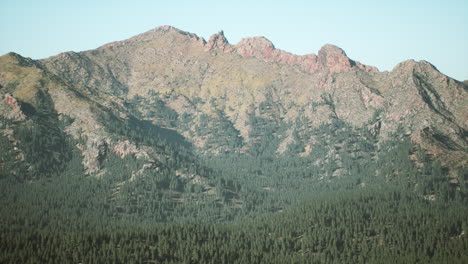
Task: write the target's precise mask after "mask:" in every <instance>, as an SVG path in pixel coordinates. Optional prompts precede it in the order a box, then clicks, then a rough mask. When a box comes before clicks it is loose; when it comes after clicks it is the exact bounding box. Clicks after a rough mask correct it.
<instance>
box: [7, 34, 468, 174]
mask: <svg viewBox="0 0 468 264" xmlns="http://www.w3.org/2000/svg"><path fill="white" fill-rule="evenodd" d="M0 66H1V67H0V85H1V88H0V89H1V92H2V94H3V95H6V94H9V95H8V96H11V97H8V98H10V99H6V98H7V97H5V96H3V97H2V98H3V99H2V102H1V103H0V110H1V113H2V115H3V116H5V113H6V112H7V111H6V110H3V109H9V110H8V111H13V110H15V109H17V108H18V104H17V103H16V101H14V100H13V99H11V98H16V99H17V100H18V101H20V102H27V103H28V104H31V105H32V106H34V107H35V106H36V105H37V104H38V103H37V102H36V101H37V100H36V99H37V98H36V97H37V96H36V94H37V92H38V91H42V93H44V94H46V95H47V96H50V98H51V100H52V102H53V107H54V109H55V111H56V112H57V114H59V115H63V116H68V117H70V118H71V119H72V120H73V121H72V122H71V123H70V124H67V126H66V128H65V133H66V134H67V135H70V136H72V137H74V138H77V139H78V138H86V142H85V143H84V144H82V146H81V148H82V151H83V161H84V163H85V165H86V166H85V167H86V169H87V171H88V172H89V173H90V174H93V173H98V171H99V170H100V161H99V160H100V159H102V157H103V156H106V155H109V153H114V154H117V155H118V156H120V157H121V158H124V157H126V156H127V155H135V156H137V155H139V157H142V158H144V159H146V160H157V159H158V155H157V154H156V153H157V150H154V149H153V150H152V149H148V148H147V147H145V146H137V145H136V144H135V142H132V141H131V140H128V139H126V138H123V137H121V136H120V137H116V135H115V133H114V132H112V130H111V129H110V128H109V126H110V125H109V124H107V123H106V122H105V121H103V120H102V119H103V118H102V117H103V116H111V118H110V119H112V118H114V119H119V120H129V119H131V118H136V119H139V120H142V121H147V122H152V123H153V124H155V125H157V126H159V127H161V129H165V130H162V131H163V132H164V133H165V134H167V135H168V136H171V139H173V138H174V137H176V138H177V136H179V137H181V138H182V136H183V138H184V139H185V140H187V141H189V142H190V143H191V144H192V145H193V146H195V148H196V149H197V151H200V152H202V153H224V152H235V151H239V152H246V151H248V150H249V149H251V148H252V147H253V146H254V145H255V144H257V143H259V142H260V141H262V140H263V138H264V137H263V136H264V135H262V134H261V133H266V132H265V131H269V130H268V129H270V130H271V131H270V132H271V135H268V136H271V137H270V140H271V138H272V137H274V138H275V140H278V141H280V143H279V144H278V148H277V151H276V153H283V152H285V151H287V150H288V148H289V147H288V146H290V145H301V144H302V146H299V147H298V148H297V149H299V151H302V152H301V153H298V155H306V154H307V153H310V152H313V151H314V149H313V148H312V147H311V146H312V144H314V142H318V140H317V139H316V138H314V137H311V136H310V135H311V131H312V130H313V129H316V128H319V127H320V126H321V125H323V124H330V123H331V122H332V120H341V121H343V122H345V123H347V124H350V125H351V126H353V127H365V128H367V129H368V131H369V132H370V133H371V134H372V135H373V136H374V137H375V138H376V139H379V140H386V139H388V138H389V137H390V135H392V133H395V132H397V131H400V130H401V131H404V133H405V134H407V135H411V136H412V139H413V140H414V142H416V143H418V144H421V146H423V147H424V148H425V149H426V150H428V151H430V152H431V153H432V154H433V155H434V156H436V157H437V158H440V159H441V160H442V161H443V162H444V164H445V165H447V166H449V165H450V166H452V167H454V168H456V167H460V166H466V163H467V154H466V149H467V142H466V133H467V132H466V131H467V127H468V109H467V107H466V105H468V102H467V100H466V92H467V85H466V84H465V83H461V82H458V81H456V80H453V79H451V78H449V77H447V76H445V75H443V74H442V73H440V72H439V71H438V70H437V69H436V68H435V67H434V66H433V65H431V64H430V63H428V62H425V61H420V62H416V61H405V62H402V63H400V64H399V65H397V66H396V67H395V68H394V69H393V70H392V71H391V72H379V71H378V70H377V69H376V68H375V67H372V66H367V65H364V64H361V63H359V62H357V61H354V60H352V59H350V58H348V56H347V55H346V53H345V52H344V51H343V50H342V49H341V48H338V47H336V46H333V45H329V44H327V45H325V46H323V47H322V48H321V49H320V50H319V51H318V55H315V54H309V55H304V56H298V55H294V54H291V53H288V52H286V51H282V50H279V49H276V48H275V46H274V45H273V43H272V42H271V41H269V40H268V39H266V38H264V37H253V38H246V39H243V40H241V41H240V42H239V43H237V44H236V45H231V44H229V42H228V41H227V39H226V37H225V36H224V33H223V32H222V31H221V32H219V33H217V34H214V35H213V36H211V37H210V39H209V40H208V42H206V41H205V40H204V39H203V38H200V37H198V36H197V35H195V34H192V33H188V32H184V31H181V30H179V29H176V28H173V27H170V26H163V27H158V28H156V29H153V30H150V31H148V32H146V33H143V34H141V35H138V36H135V37H132V38H129V39H127V40H123V41H118V42H113V43H109V44H106V45H104V46H101V47H99V48H98V49H96V50H90V51H85V52H79V53H75V52H67V53H62V54H59V55H57V56H54V57H50V58H47V59H44V60H40V61H33V60H29V59H25V58H22V57H21V56H19V55H12V54H9V55H5V56H3V57H0ZM3 106H5V107H8V108H5V107H3ZM1 107H3V108H1ZM8 113H9V112H8ZM376 116H377V117H378V118H377V119H376ZM25 118H26V119H27V117H25ZM258 120H260V121H258ZM255 122H256V124H257V126H259V124H261V125H263V124H266V123H268V124H269V123H271V124H274V125H272V126H273V127H274V128H268V127H260V128H257V129H256V128H255V125H254V123H255ZM281 126H284V127H288V128H287V129H280V127H281ZM284 127H283V128H284ZM259 131H260V132H259ZM262 131H263V132H262ZM180 135H182V136H180ZM178 139H180V138H178ZM329 155H332V153H329Z"/></svg>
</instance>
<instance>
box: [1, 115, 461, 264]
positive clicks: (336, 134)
mask: <svg viewBox="0 0 468 264" xmlns="http://www.w3.org/2000/svg"><path fill="white" fill-rule="evenodd" d="M38 118H41V120H42V119H43V120H42V121H40V122H42V123H43V124H44V126H46V125H47V124H48V122H50V120H49V119H48V118H47V115H46V114H44V115H39V116H38ZM106 118H108V121H107V122H111V120H112V118H113V117H112V116H108V117H106ZM116 120H117V119H116ZM54 122H56V121H54ZM63 122H65V121H60V122H59V123H58V124H56V125H57V126H58V127H60V126H63V125H65V124H64V123H63ZM115 122H116V123H115V124H114V125H113V128H114V132H115V133H117V134H121V135H125V136H127V137H129V138H132V139H133V140H135V141H137V142H144V143H145V144H147V145H154V146H157V147H158V149H160V150H161V151H162V152H164V154H165V156H166V159H163V160H161V161H160V162H161V164H159V168H160V169H158V170H150V171H149V172H146V173H145V174H144V176H141V177H138V178H136V179H132V180H130V179H129V175H131V174H132V171H134V170H135V169H138V168H140V167H141V166H142V164H143V163H142V161H141V160H139V159H137V158H135V157H133V156H127V157H125V158H124V159H121V158H120V157H117V156H116V155H113V154H110V155H109V156H108V157H107V159H106V160H105V161H104V162H103V166H104V167H105V168H106V169H107V172H106V176H102V177H100V178H96V177H90V176H85V175H84V174H83V165H82V163H81V155H80V152H79V150H78V149H77V148H74V147H70V146H75V145H76V144H77V143H79V142H74V141H73V139H70V138H67V137H64V136H61V135H60V134H58V135H57V136H53V135H52V136H50V137H48V138H47V139H46V140H49V141H50V142H48V143H47V142H46V143H42V142H41V143H40V144H42V145H44V144H45V145H47V146H50V148H51V149H56V148H57V146H56V145H57V144H58V143H57V142H62V143H61V144H58V145H60V148H66V149H67V150H66V151H65V153H67V154H66V155H61V156H60V157H61V158H62V159H63V160H61V159H57V160H55V161H50V160H49V159H45V160H40V159H38V160H37V162H38V164H39V166H37V167H38V168H39V169H41V170H42V172H43V173H42V174H41V173H36V174H31V175H40V177H38V176H36V177H35V178H31V177H19V176H16V177H14V176H12V175H27V172H24V171H22V170H24V168H21V167H18V168H15V167H11V168H4V169H8V170H9V171H8V172H9V173H5V171H3V173H2V178H1V184H0V186H1V193H2V198H1V200H0V202H1V206H0V210H1V212H0V213H1V214H0V215H1V218H0V220H1V222H0V228H1V232H0V237H1V238H0V252H1V254H0V262H1V263H466V262H467V261H468V253H467V252H468V250H467V249H468V240H467V237H466V235H465V230H467V228H468V210H466V209H467V206H466V204H467V199H468V197H467V196H466V195H467V189H466V188H467V186H464V185H459V186H454V185H453V184H451V183H450V182H449V181H448V180H447V177H448V176H447V170H446V169H445V168H443V167H442V166H441V165H440V162H438V161H434V160H432V159H431V157H430V156H427V155H425V152H424V150H423V149H421V148H419V147H418V146H416V145H413V144H412V143H411V142H410V140H409V139H408V138H407V137H405V136H399V135H398V134H396V135H394V136H393V137H392V138H393V139H392V140H390V141H385V142H378V141H377V140H375V139H373V138H372V136H371V135H370V134H367V135H366V133H368V132H366V131H365V130H364V129H359V128H352V127H350V126H348V125H346V124H345V123H342V122H339V121H337V120H335V121H334V122H332V123H331V124H330V125H324V126H321V127H320V128H318V129H316V130H315V131H314V133H315V134H316V135H317V136H320V135H322V136H323V137H327V138H329V139H330V140H331V141H328V143H326V144H323V143H317V144H316V145H315V146H314V149H315V151H314V152H312V153H311V154H310V155H308V156H303V157H299V156H297V155H294V154H293V153H294V151H295V150H294V147H291V148H290V149H289V150H288V151H289V152H288V153H286V154H283V155H277V154H275V153H273V152H271V151H269V150H272V149H275V148H276V146H275V144H278V142H275V141H274V140H262V141H259V144H258V145H256V146H255V147H254V148H252V150H251V152H250V153H247V154H239V153H237V154H236V153H226V154H221V155H216V156H209V155H203V154H195V153H194V152H192V151H191V150H190V148H186V147H184V146H183V144H182V145H180V144H176V145H175V144H173V143H168V142H176V141H170V140H168V139H167V137H166V136H165V135H164V132H159V131H158V130H154V129H157V127H154V126H152V125H149V124H145V123H141V122H137V121H134V122H135V123H134V124H132V125H128V124H123V125H122V124H121V123H119V121H115ZM252 122H255V121H252ZM266 126H267V125H266V124H262V126H257V127H256V128H257V129H259V130H261V129H263V130H264V131H265V130H266V131H268V130H269V128H265V127H266ZM129 127H130V128H134V129H129ZM254 127H255V126H254ZM23 129H24V128H23ZM43 131H44V130H42V129H41V126H38V127H36V126H33V127H32V128H31V129H30V130H28V129H25V131H20V132H19V133H23V134H24V135H25V136H24V141H23V142H25V144H28V145H29V146H30V149H29V150H28V151H27V152H26V154H27V155H33V156H37V157H42V156H43V155H44V154H42V153H39V154H38V153H37V152H35V151H42V152H43V151H45V150H44V149H43V148H35V146H36V145H35V144H39V143H38V142H37V141H38V140H39V139H40V138H42V136H43V135H42V134H41V133H43ZM252 133H255V130H254V131H253V132H252ZM263 134H268V132H267V133H263ZM151 135H160V136H158V137H152V136H151ZM330 135H332V136H330ZM337 142H339V143H340V146H341V147H340V150H339V151H337V152H336V153H337V155H339V156H340V158H339V159H336V160H335V159H323V156H324V155H325V153H326V152H327V148H331V147H333V146H335V144H336V143H337ZM1 143H2V144H3V145H2V146H4V145H7V144H8V141H5V140H3V141H2V142H1ZM262 144H264V145H262ZM61 152H64V151H61ZM410 156H413V157H416V158H417V160H416V161H415V160H412V159H410ZM8 157H9V156H8V153H3V156H2V159H3V160H5V161H7V159H8ZM47 162H52V164H54V166H51V165H50V164H48V163H47ZM338 163H340V164H338ZM42 165H43V166H42ZM338 167H340V168H341V169H344V170H346V171H347V174H346V176H341V177H333V176H327V175H333V173H334V172H335V171H336V170H337V168H338ZM180 168H185V171H184V174H185V175H189V176H185V177H181V176H179V177H174V175H177V174H180V172H179V171H180V170H181V169H180ZM396 170H398V171H397V172H396ZM12 172H14V173H12ZM460 173H464V174H465V175H466V171H465V172H460ZM190 175H207V177H205V178H204V179H203V181H204V182H203V184H196V183H195V182H194V181H190Z"/></svg>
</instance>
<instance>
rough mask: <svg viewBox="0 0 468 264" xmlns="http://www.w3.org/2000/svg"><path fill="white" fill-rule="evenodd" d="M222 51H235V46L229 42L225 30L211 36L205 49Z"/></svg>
mask: <svg viewBox="0 0 468 264" xmlns="http://www.w3.org/2000/svg"><path fill="white" fill-rule="evenodd" d="M213 50H216V51H222V52H224V53H229V52H232V51H234V47H233V46H232V45H231V44H229V42H228V40H227V39H226V37H225V36H224V32H223V31H220V32H218V33H216V34H214V35H212V36H211V37H210V39H209V40H208V43H206V45H205V51H213Z"/></svg>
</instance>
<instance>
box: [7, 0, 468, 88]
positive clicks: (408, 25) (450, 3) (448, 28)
mask: <svg viewBox="0 0 468 264" xmlns="http://www.w3.org/2000/svg"><path fill="white" fill-rule="evenodd" d="M96 2H97V3H96ZM161 25H172V26H175V27H177V28H179V29H182V30H185V31H189V32H192V33H195V34H197V35H199V36H201V37H204V38H205V39H207V38H209V36H210V35H211V34H213V33H216V32H218V31H219V30H224V33H225V35H226V37H227V38H228V40H229V41H230V42H231V43H233V44H235V43H237V42H238V41H239V40H240V39H241V38H244V37H249V36H258V35H263V36H265V37H267V38H268V39H270V40H271V41H272V42H273V43H274V44H275V46H276V47H277V48H279V49H283V50H286V51H289V52H292V53H296V54H307V53H317V51H318V50H319V49H320V47H321V46H323V45H324V44H326V43H330V44H334V45H337V46H339V47H341V48H343V49H344V50H345V51H346V53H347V54H348V56H349V57H351V58H352V59H355V60H358V61H361V62H362V63H365V64H369V65H373V66H377V67H378V68H379V70H391V69H392V68H393V67H394V66H395V65H396V64H398V63H399V62H401V61H404V60H406V59H415V60H427V61H429V62H431V63H432V64H434V65H435V66H436V67H437V68H438V69H439V70H440V71H441V72H443V73H445V74H447V75H449V76H450V77H453V78H455V79H458V80H466V79H468V1H467V0H445V1H436V0H426V1H419V0H415V1H401V0H392V1H378V0H374V1H351V0H350V1H312V0H309V1H307V0H303V1H294V0H289V1H263V0H249V1H241V0H239V1H222V0H216V1H201V0H199V1H196V0H192V1H177V0H172V1H171V0H166V1H149V0H148V1H143V0H141V1H140V0H132V1H120V0H113V1H99V0H93V1H91V0H75V1H67V0H41V1H39V0H29V1H28V0H0V36H1V39H0V54H5V53H7V52H9V51H14V52H17V53H20V54H21V55H23V56H26V57H31V58H34V59H39V58H45V57H48V56H52V55H55V54H58V53H60V52H64V51H69V50H73V51H82V50H88V49H93V48H96V47H98V46H100V45H103V44H105V43H108V42H111V41H115V40H122V39H126V38H129V37H131V36H133V35H136V34H139V33H143V32H145V31H147V30H150V29H152V28H154V27H157V26H161Z"/></svg>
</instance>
